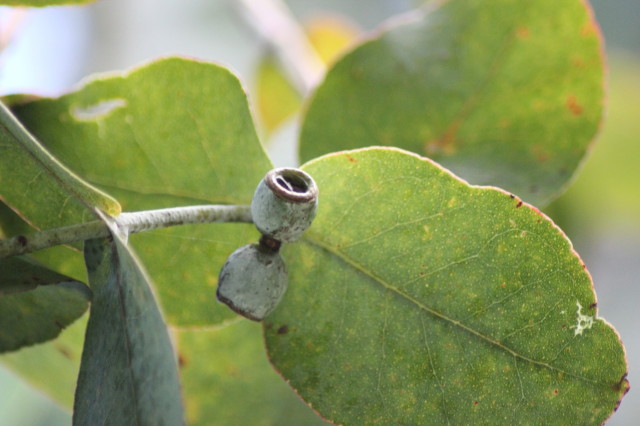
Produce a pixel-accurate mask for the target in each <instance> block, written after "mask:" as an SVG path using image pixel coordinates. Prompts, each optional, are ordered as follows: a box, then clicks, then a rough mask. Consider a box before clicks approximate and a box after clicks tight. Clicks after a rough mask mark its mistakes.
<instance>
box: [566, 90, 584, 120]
mask: <svg viewBox="0 0 640 426" xmlns="http://www.w3.org/2000/svg"><path fill="white" fill-rule="evenodd" d="M567 108H569V111H571V113H572V114H573V115H581V114H582V110H583V108H582V105H580V104H579V103H578V100H577V99H576V96H575V95H569V96H568V97H567Z"/></svg>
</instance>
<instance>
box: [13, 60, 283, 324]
mask: <svg viewBox="0 0 640 426" xmlns="http://www.w3.org/2000/svg"><path fill="white" fill-rule="evenodd" d="M12 108H13V110H14V111H15V113H16V114H17V115H18V116H19V117H20V119H21V120H23V121H24V122H25V124H26V126H27V127H28V128H29V129H30V130H31V131H33V132H34V133H35V134H36V135H37V136H38V137H39V138H40V139H41V140H42V141H43V143H45V144H46V146H47V147H48V149H50V150H51V151H52V152H54V153H55V154H56V155H57V156H58V157H59V158H60V159H61V160H62V161H63V162H64V163H65V164H68V165H70V166H71V167H73V168H74V169H75V170H77V171H78V173H80V174H81V175H82V176H84V177H85V178H86V179H87V180H89V181H90V182H92V183H93V184H95V185H97V186H100V187H101V188H106V189H108V191H109V192H110V193H112V194H114V196H116V197H117V199H118V201H120V203H121V204H122V206H123V208H124V209H125V210H129V211H132V210H143V209H150V208H162V207H175V206H179V205H189V204H191V205H193V204H205V203H223V204H248V203H249V202H250V201H251V197H252V195H253V191H254V190H255V187H256V185H257V184H258V182H259V181H260V180H261V179H262V177H263V176H264V174H265V173H266V171H267V170H269V169H270V168H271V164H270V161H269V159H268V158H267V156H266V154H265V153H264V150H263V148H262V146H261V145H260V142H259V141H258V138H257V136H256V133H255V129H254V126H253V122H252V119H251V115H250V113H249V108H248V105H247V99H246V95H245V93H244V92H243V91H242V87H241V86H240V83H239V82H238V80H237V79H236V77H234V76H233V75H232V74H231V73H230V72H229V71H228V70H226V69H224V68H221V67H219V66H216V65H213V64H209V63H204V62H197V61H193V60H187V59H181V58H168V59H163V60H159V61H157V62H153V63H150V64H148V65H146V66H143V67H140V68H137V69H135V70H133V71H131V72H128V73H126V74H121V75H108V76H102V77H98V78H96V79H94V80H92V81H89V82H88V83H86V84H85V86H84V87H82V88H81V89H79V90H78V91H76V92H73V93H70V94H68V95H65V96H62V97H60V98H58V99H41V100H35V101H32V102H29V101H23V103H19V104H14V105H13V106H12ZM258 237H259V234H258V233H257V231H255V229H254V228H253V226H252V225H250V224H212V225H198V226H189V227H179V228H175V229H168V230H164V231H157V232H155V231H154V232H148V233H144V234H139V235H135V236H133V237H132V238H131V244H132V245H133V246H134V247H135V248H136V251H137V252H138V253H139V255H140V257H141V259H142V261H143V262H144V264H145V267H146V268H147V270H148V271H149V273H150V275H151V276H152V277H153V279H154V283H155V284H156V286H157V289H158V293H159V298H160V301H161V303H162V306H163V310H164V312H165V313H166V315H167V320H168V322H169V323H171V324H175V325H182V326H201V325H210V324H216V323H220V322H221V321H224V320H225V319H229V318H232V317H234V316H235V315H234V314H233V313H231V312H230V311H229V310H228V309H226V307H224V306H222V305H219V304H216V303H214V302H213V301H214V298H215V296H214V294H215V287H216V284H217V277H218V272H219V269H220V267H221V266H222V264H223V263H224V260H225V259H226V257H227V256H228V255H229V254H230V253H231V252H233V250H235V249H236V248H238V247H240V246H242V245H244V244H247V243H250V242H254V241H257V239H258Z"/></svg>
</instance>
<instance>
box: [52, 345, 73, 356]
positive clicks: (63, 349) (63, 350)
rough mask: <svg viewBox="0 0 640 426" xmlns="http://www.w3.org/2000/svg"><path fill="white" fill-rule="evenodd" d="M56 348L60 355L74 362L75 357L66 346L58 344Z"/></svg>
mask: <svg viewBox="0 0 640 426" xmlns="http://www.w3.org/2000/svg"><path fill="white" fill-rule="evenodd" d="M55 348H56V350H57V351H58V352H60V354H62V356H63V357H65V358H67V359H69V360H73V355H72V354H71V351H70V350H69V349H67V347H66V346H62V345H60V344H56V345H55Z"/></svg>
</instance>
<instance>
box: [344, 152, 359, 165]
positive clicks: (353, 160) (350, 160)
mask: <svg viewBox="0 0 640 426" xmlns="http://www.w3.org/2000/svg"><path fill="white" fill-rule="evenodd" d="M345 157H346V158H347V160H349V162H350V163H356V162H357V161H358V160H356V159H355V158H353V157H352V156H350V155H349V154H345Z"/></svg>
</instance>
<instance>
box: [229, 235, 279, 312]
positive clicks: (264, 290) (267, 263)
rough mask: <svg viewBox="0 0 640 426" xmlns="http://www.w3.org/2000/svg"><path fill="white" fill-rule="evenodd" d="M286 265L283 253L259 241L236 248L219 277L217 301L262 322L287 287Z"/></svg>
mask: <svg viewBox="0 0 640 426" xmlns="http://www.w3.org/2000/svg"><path fill="white" fill-rule="evenodd" d="M287 280H288V278H287V268H286V266H285V264H284V261H283V259H282V257H281V256H280V253H278V252H277V250H270V249H269V248H268V247H264V246H261V245H259V244H249V245H246V246H244V247H240V248H239V249H238V250H236V251H234V252H233V253H232V254H231V256H229V258H228V259H227V261H226V262H225V264H224V265H223V266H222V270H221V271H220V276H219V278H218V291H217V292H216V296H217V298H218V300H219V301H220V302H222V303H224V304H226V305H227V306H229V307H230V308H231V309H233V310H234V311H235V312H237V313H238V314H240V315H242V316H245V317H247V318H249V319H251V320H254V321H262V320H263V319H264V317H266V316H267V315H269V313H271V311H273V310H274V309H275V308H276V306H277V305H278V303H279V302H280V300H281V299H282V296H283V295H284V292H285V291H286V289H287Z"/></svg>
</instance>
